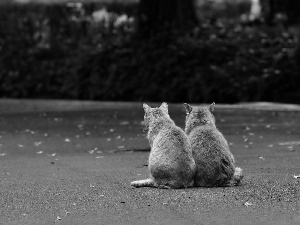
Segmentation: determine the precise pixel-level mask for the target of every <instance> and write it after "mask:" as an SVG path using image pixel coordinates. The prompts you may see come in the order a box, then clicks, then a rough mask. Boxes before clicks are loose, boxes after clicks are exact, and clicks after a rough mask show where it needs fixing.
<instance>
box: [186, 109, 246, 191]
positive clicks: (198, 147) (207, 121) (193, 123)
mask: <svg viewBox="0 0 300 225" xmlns="http://www.w3.org/2000/svg"><path fill="white" fill-rule="evenodd" d="M184 107H185V109H186V114H187V115H186V121H185V132H186V134H187V135H188V137H189V140H190V143H191V146H192V151H193V156H194V159H195V162H196V174H195V186H198V187H201V186H206V187H209V186H228V185H238V184H239V183H240V181H241V179H242V178H243V175H242V169H241V168H239V167H235V162H234V157H233V155H232V153H231V152H230V150H229V147H228V144H227V141H226V139H225V138H224V136H223V135H222V134H221V132H220V131H219V130H218V129H217V127H216V124H215V118H214V116H213V114H212V112H213V110H214V107H215V103H212V104H211V105H210V106H208V107H202V106H194V107H193V106H191V105H189V104H187V103H184Z"/></svg>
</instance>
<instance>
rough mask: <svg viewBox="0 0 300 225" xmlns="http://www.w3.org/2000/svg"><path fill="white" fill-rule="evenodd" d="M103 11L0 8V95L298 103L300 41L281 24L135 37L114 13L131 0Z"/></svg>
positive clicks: (225, 23)
mask: <svg viewBox="0 0 300 225" xmlns="http://www.w3.org/2000/svg"><path fill="white" fill-rule="evenodd" d="M101 7H103V5H100V4H95V3H92V4H86V5H83V6H82V5H76V4H74V5H68V6H66V5H23V6H19V5H5V6H4V5H3V6H0V96H1V97H14V98H68V99H97V100H126V101H136V100H147V101H170V102H183V101H188V102H211V101H216V102H238V101H281V102H295V103H300V92H299V91H298V84H299V83H300V73H299V71H300V68H299V67H300V50H299V43H298V38H297V37H296V35H294V34H292V33H290V32H288V31H287V30H283V28H277V27H267V26H264V25H260V26H249V25H244V24H243V23H242V22H241V21H240V20H237V19H234V20H232V19H228V18H226V17H219V18H213V19H212V18H202V19H201V25H200V26H199V27H197V28H195V29H194V30H193V31H191V32H190V33H189V34H186V35H181V36H178V35H175V34H174V35H172V34H170V33H169V32H168V33H164V32H160V33H158V34H157V35H153V36H151V37H148V38H143V39H141V40H140V39H138V37H136V36H135V35H134V34H135V33H134V25H135V23H134V21H132V19H129V18H128V17H127V19H126V17H125V19H124V20H121V19H120V18H121V14H123V13H126V14H127V15H135V14H136V11H135V10H136V9H137V6H136V5H134V4H132V5H113V4H112V5H106V8H107V11H109V12H111V13H108V14H107V12H105V11H101V10H100V11H99V9H100V8H101ZM95 12H99V14H97V15H96V14H95ZM112 12H113V13H112ZM93 13H94V14H93ZM101 13H102V14H101ZM95 15H96V19H95ZM103 15H109V16H107V17H105V16H104V17H101V16H103ZM97 16H98V17H97ZM123 17H124V15H123ZM97 18H98V19H97ZM101 18H102V19H101ZM103 18H105V19H103ZM120 21H121V22H120Z"/></svg>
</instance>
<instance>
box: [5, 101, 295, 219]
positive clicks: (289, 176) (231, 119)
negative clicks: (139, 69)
mask: <svg viewBox="0 0 300 225" xmlns="http://www.w3.org/2000/svg"><path fill="white" fill-rule="evenodd" d="M150 105H151V106H153V104H150ZM182 109H183V108H182V106H181V105H171V106H170V114H171V117H172V118H173V119H174V120H175V122H176V123H177V124H178V125H179V126H181V127H182V126H183V124H184V112H183V111H182ZM215 115H216V119H217V126H218V127H219V129H220V130H221V131H222V132H223V133H224V135H225V136H226V137H227V139H228V141H229V142H230V146H231V149H232V152H233V154H234V155H235V157H236V161H237V164H238V166H240V167H242V168H243V169H244V174H245V178H244V180H243V182H242V185H241V186H239V187H228V188H190V189H181V190H160V189H153V188H140V189H135V188H132V187H130V185H129V184H130V182H131V181H133V180H136V179H141V178H146V177H147V175H148V171H147V166H146V165H147V157H148V154H149V148H148V142H147V140H146V138H145V133H143V131H142V126H141V120H142V119H143V111H142V106H141V103H95V102H64V101H17V100H15V101H14V100H1V101H0V224H5V225H6V224H7V225H10V224H11V225H12V224H15V225H23V224H30V225H33V224H38V225H41V224H54V223H57V224H67V225H68V224H70V225H71V224H103V225H115V224H116V225H118V224H120V225H123V224H125V225H126V224H128V225H131V224H133V225H140V224H143V225H144V224H149V225H150V224H151V225H152V224H166V225H169V224H170V225H173V224H175V225H176V224H178V225H183V224H184V225H189V224H222V225H226V224H228V225H229V224H232V225H233V224H234V225H236V224H243V225H247V224H255V225H257V224H264V225H268V224H270V225H271V224H272V225H273V224H275V225H277V224H278V225H281V224H288V225H289V224H300V185H299V181H300V177H299V179H298V178H297V175H300V164H299V162H300V154H299V153H300V129H299V128H300V106H296V105H278V104H267V103H259V104H239V105H221V106H220V105H219V106H218V105H217V108H216V112H215Z"/></svg>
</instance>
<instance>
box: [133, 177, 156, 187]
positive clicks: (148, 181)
mask: <svg viewBox="0 0 300 225" xmlns="http://www.w3.org/2000/svg"><path fill="white" fill-rule="evenodd" d="M130 185H131V186H133V187H136V188H139V187H155V186H156V185H155V183H154V181H153V180H152V179H150V178H148V179H146V180H136V181H133V182H131V183H130Z"/></svg>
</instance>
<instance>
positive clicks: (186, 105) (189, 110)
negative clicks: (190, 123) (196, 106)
mask: <svg viewBox="0 0 300 225" xmlns="http://www.w3.org/2000/svg"><path fill="white" fill-rule="evenodd" d="M183 106H184V108H185V111H186V114H190V113H191V112H192V110H193V106H191V105H189V104H187V103H183Z"/></svg>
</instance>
